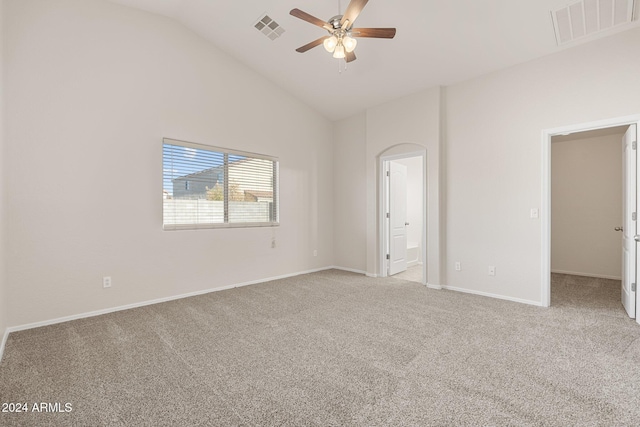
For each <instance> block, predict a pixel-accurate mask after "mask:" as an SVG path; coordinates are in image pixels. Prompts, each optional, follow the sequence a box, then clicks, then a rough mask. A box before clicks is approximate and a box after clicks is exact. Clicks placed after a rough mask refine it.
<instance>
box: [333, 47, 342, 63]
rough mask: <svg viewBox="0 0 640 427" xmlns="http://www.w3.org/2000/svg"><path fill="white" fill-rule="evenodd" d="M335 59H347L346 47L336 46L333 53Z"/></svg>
mask: <svg viewBox="0 0 640 427" xmlns="http://www.w3.org/2000/svg"><path fill="white" fill-rule="evenodd" d="M333 57H334V58H337V59H342V58H344V57H345V54H344V46H342V45H341V44H339V45H338V46H336V50H335V51H333Z"/></svg>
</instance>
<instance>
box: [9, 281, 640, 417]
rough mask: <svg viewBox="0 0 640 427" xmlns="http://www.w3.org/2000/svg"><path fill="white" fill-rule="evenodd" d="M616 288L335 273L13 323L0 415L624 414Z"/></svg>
mask: <svg viewBox="0 0 640 427" xmlns="http://www.w3.org/2000/svg"><path fill="white" fill-rule="evenodd" d="M516 285H517V284H514V286H516ZM619 300H620V290H619V282H616V281H609V280H602V279H587V278H580V277H575V276H565V275H554V276H553V278H552V307H551V308H546V309H545V308H539V307H533V306H527V305H523V304H517V303H512V302H508V301H501V300H496V299H491V298H485V297H479V296H474V295H468V294H462V293H456V292H450V291H444V290H442V291H436V290H430V289H427V288H426V287H424V286H422V285H420V284H417V283H415V282H408V281H403V280H398V279H395V278H392V277H391V278H386V279H371V278H367V277H364V276H361V275H357V274H353V273H346V272H342V271H336V270H329V271H324V272H319V273H314V274H309V275H304V276H299V277H295V278H289V279H284V280H278V281H274V282H269V283H264V284H260V285H254V286H248V287H244V288H238V289H233V290H228V291H222V292H215V293H211V294H207V295H203V296H198V297H193V298H187V299H183V300H179V301H173V302H168V303H163V304H158V305H153V306H148V307H143V308H138V309H134V310H128V311H122V312H118V313H112V314H108V315H104V316H99V317H94V318H89V319H83V320H77V321H73V322H68V323H64V324H58V325H53V326H48V327H43V328H39V329H33V330H29V331H23V332H18V333H12V334H11V335H10V336H9V339H8V342H7V346H6V351H5V356H4V359H3V360H2V363H1V364H0V402H4V403H9V402H21V403H27V404H28V406H29V411H30V412H28V413H13V414H10V413H0V425H3V426H8V425H20V426H43V425H56V426H58V425H59V426H72V425H75V426H103V425H113V426H124V425H126V426H138V425H141V426H142V425H144V426H196V425H211V426H224V425H233V426H236V425H238V426H239V425H243V426H262V425H264V426H271V425H278V426H281V425H287V426H301V425H304V426H314V425H318V426H330V425H332V426H339V425H355V426H388V425H391V426H412V425H413V426H429V425H433V426H464V425H469V426H506V425H509V426H576V425H580V426H583V425H587V426H632V425H638V424H639V422H640V393H639V390H640V369H639V368H638V366H639V363H640V340H638V337H640V326H639V325H637V324H636V323H635V321H633V320H631V319H629V318H628V317H627V316H626V315H625V313H624V311H623V309H622V307H621V305H620V303H619ZM36 402H38V403H39V402H44V403H51V404H52V405H50V406H47V407H48V408H50V409H55V408H56V405H55V403H56V402H57V403H58V405H59V408H60V409H62V410H64V408H65V406H64V405H65V404H66V403H69V404H71V409H72V410H71V412H55V413H43V412H33V411H32V409H33V404H34V403H36ZM38 407H39V406H38Z"/></svg>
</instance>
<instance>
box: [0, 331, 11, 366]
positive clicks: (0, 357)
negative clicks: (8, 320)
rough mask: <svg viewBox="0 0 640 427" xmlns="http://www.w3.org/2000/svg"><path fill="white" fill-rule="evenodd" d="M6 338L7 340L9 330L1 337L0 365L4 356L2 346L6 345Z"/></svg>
mask: <svg viewBox="0 0 640 427" xmlns="http://www.w3.org/2000/svg"><path fill="white" fill-rule="evenodd" d="M7 338H9V328H7V329H5V330H4V334H3V335H2V342H1V343H0V363H1V362H2V356H3V355H4V346H5V345H6V344H7Z"/></svg>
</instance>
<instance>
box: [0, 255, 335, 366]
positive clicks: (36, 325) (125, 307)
mask: <svg viewBox="0 0 640 427" xmlns="http://www.w3.org/2000/svg"><path fill="white" fill-rule="evenodd" d="M332 268H335V267H322V268H316V269H313V270H307V271H301V272H298V273H290V274H283V275H281V276H274V277H268V278H266V279H258V280H251V281H248V282H242V283H237V284H234V285H228V286H223V287H220V288H213V289H205V290H202V291H195V292H189V293H186V294H180V295H173V296H170V297H164V298H157V299H153V300H148V301H142V302H136V303H133V304H127V305H121V306H118V307H110V308H105V309H102V310H95V311H89V312H85V313H80V314H74V315H71V316H64V317H59V318H57V319H51V320H44V321H42V322H34V323H28V324H25V325H20V326H11V327H9V328H7V331H6V332H5V337H4V340H3V341H2V346H3V347H2V349H4V342H5V341H6V338H7V336H8V335H9V333H10V332H18V331H24V330H27V329H33V328H40V327H42V326H49V325H55V324H57V323H63V322H69V321H71V320H77V319H84V318H87V317H94V316H100V315H103V314H108V313H113V312H116V311H123V310H130V309H132V308H138V307H144V306H147V305H153V304H159V303H163V302H168V301H174V300H178V299H182V298H189V297H194V296H198V295H204V294H208V293H211V292H218V291H225V290H228V289H233V288H240V287H242V286H249V285H256V284H258V283H264V282H271V281H272V280H278V279H286V278H288V277H294V276H300V275H303V274H309V273H316V272H318V271H324V270H331V269H332ZM0 360H2V359H0Z"/></svg>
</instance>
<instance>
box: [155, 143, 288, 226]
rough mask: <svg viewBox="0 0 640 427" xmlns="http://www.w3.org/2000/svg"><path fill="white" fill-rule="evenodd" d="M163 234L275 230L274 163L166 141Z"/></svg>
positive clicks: (260, 157) (265, 158) (274, 160)
mask: <svg viewBox="0 0 640 427" xmlns="http://www.w3.org/2000/svg"><path fill="white" fill-rule="evenodd" d="M162 169H163V174H162V185H163V191H162V194H163V200H162V203H163V210H162V217H163V229H164V230H185V229H196V228H214V227H251V226H273V225H278V159H277V158H274V157H270V156H264V155H261V154H253V153H244V152H241V151H235V150H228V149H225V148H218V147H210V146H206V145H200V144H193V143H189V142H183V141H177V140H173V139H167V138H165V139H164V140H163V144H162Z"/></svg>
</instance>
